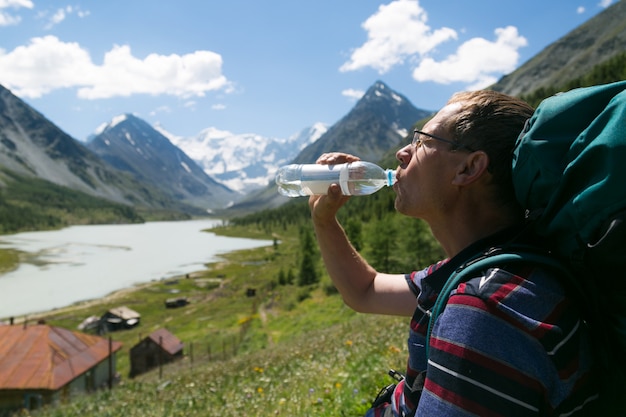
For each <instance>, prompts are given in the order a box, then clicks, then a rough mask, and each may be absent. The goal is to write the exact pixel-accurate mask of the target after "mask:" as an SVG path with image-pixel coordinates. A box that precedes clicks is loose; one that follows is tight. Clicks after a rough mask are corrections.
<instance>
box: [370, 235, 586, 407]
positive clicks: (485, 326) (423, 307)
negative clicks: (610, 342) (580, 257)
mask: <svg viewBox="0 0 626 417" xmlns="http://www.w3.org/2000/svg"><path fill="white" fill-rule="evenodd" d="M485 243H487V242H482V244H483V245H484V244H485ZM481 247H482V248H488V247H490V246H479V247H477V245H472V247H470V248H468V249H466V250H465V251H463V252H462V253H460V254H459V255H457V256H456V257H455V258H453V259H451V260H450V261H442V262H439V263H438V264H435V265H432V266H430V267H428V268H426V269H424V270H422V271H418V272H413V273H412V274H409V275H407V282H408V283H409V286H410V287H411V289H412V290H413V291H414V292H415V293H416V295H417V298H418V304H419V307H418V309H417V310H416V311H415V314H414V315H413V318H412V320H411V325H410V332H409V339H408V345H409V359H408V364H407V371H406V378H405V380H404V381H403V382H401V383H400V384H398V386H397V387H396V389H395V391H394V395H393V396H392V402H391V404H387V405H384V406H381V407H379V408H377V409H375V410H374V409H372V410H370V411H369V412H368V414H367V416H373V417H379V416H385V417H386V416H413V415H416V416H420V417H423V416H438V417H441V416H585V415H597V414H594V413H593V409H594V408H595V406H596V403H597V399H598V393H597V380H595V379H594V378H593V377H592V376H593V365H594V364H593V361H592V354H591V347H590V337H589V333H588V329H587V327H586V325H585V323H584V322H583V321H582V320H581V318H580V312H579V310H578V308H577V306H576V304H575V303H574V302H573V301H572V299H571V298H569V297H568V296H566V294H565V291H564V289H563V286H562V285H561V284H560V283H559V281H558V280H557V279H556V278H555V277H553V276H551V275H550V274H548V273H547V272H546V271H545V270H542V269H541V268H539V267H533V266H530V265H527V266H516V267H510V268H507V266H506V265H503V266H501V267H500V268H492V269H488V270H486V271H483V273H482V274H481V275H480V276H476V277H474V278H471V279H470V280H468V281H466V282H465V283H462V284H460V285H459V286H458V287H457V288H456V290H454V291H453V292H452V295H451V296H450V298H449V301H448V303H447V306H446V308H445V310H444V311H443V313H442V314H441V315H440V316H439V317H438V318H437V320H436V322H435V324H434V326H433V330H432V334H431V339H430V358H428V361H427V359H426V355H425V348H424V345H425V343H426V332H427V328H428V319H429V317H428V315H427V314H426V313H425V312H426V311H428V310H430V309H431V308H432V307H433V305H434V302H435V300H436V298H437V295H438V293H439V291H440V290H441V288H442V287H443V285H444V283H445V281H446V279H447V278H448V276H449V275H450V273H451V272H452V271H453V270H454V269H456V268H458V267H459V266H461V265H462V264H463V263H464V262H465V260H467V259H468V257H469V255H473V254H475V253H478V249H480V248H481Z"/></svg>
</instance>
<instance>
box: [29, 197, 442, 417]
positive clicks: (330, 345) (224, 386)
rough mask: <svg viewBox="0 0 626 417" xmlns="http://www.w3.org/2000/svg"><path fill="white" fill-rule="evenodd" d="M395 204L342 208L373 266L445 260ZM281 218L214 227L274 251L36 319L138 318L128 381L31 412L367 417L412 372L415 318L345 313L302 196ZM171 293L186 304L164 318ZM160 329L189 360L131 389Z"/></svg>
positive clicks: (355, 202) (125, 364)
mask: <svg viewBox="0 0 626 417" xmlns="http://www.w3.org/2000/svg"><path fill="white" fill-rule="evenodd" d="M390 203H393V198H392V193H390V192H380V193H378V194H377V195H376V196H370V197H367V198H359V199H357V198H354V199H352V201H350V202H349V204H348V205H347V207H346V215H353V216H354V221H353V222H351V221H348V222H347V224H348V225H349V226H348V229H349V230H350V233H351V234H352V235H353V238H354V239H355V242H356V244H357V245H359V246H361V249H362V250H363V251H364V253H367V254H368V256H369V257H370V259H371V261H372V262H373V263H378V264H380V265H382V267H385V265H387V266H389V267H390V268H391V269H393V270H398V271H400V270H405V269H406V268H408V266H407V265H408V264H411V265H412V267H411V268H410V269H414V268H416V267H417V266H418V264H426V263H429V262H431V261H432V260H433V259H434V258H436V257H439V256H440V252H439V250H438V249H436V246H435V245H434V243H433V242H432V237H430V233H429V231H428V230H427V229H426V228H425V227H424V225H423V224H422V223H421V222H419V221H415V220H412V221H411V220H409V221H407V219H405V218H404V217H403V216H399V215H395V214H394V213H393V204H390ZM364 207H367V209H364ZM279 210H281V211H280V212H276V211H271V212H270V211H268V212H266V213H262V214H258V215H255V216H251V217H247V218H242V219H237V220H234V221H233V222H232V225H230V226H229V227H223V228H220V229H216V230H215V231H216V232H218V233H223V234H228V235H246V236H253V237H259V238H268V237H269V238H270V239H271V238H273V239H275V243H274V245H271V246H269V247H265V248H260V249H255V250H248V251H242V252H237V253H233V254H229V255H227V256H226V257H225V259H224V261H223V262H218V263H215V264H212V265H208V269H207V270H206V271H202V272H198V273H195V274H191V275H190V276H189V277H180V279H172V280H170V281H168V282H159V283H153V284H150V285H145V286H142V287H139V288H137V289H136V290H135V291H124V292H122V293H120V294H118V295H117V296H115V297H109V298H106V299H104V300H102V301H99V302H96V303H83V304H82V305H77V306H74V307H73V308H69V309H62V310H58V311H55V312H52V313H50V314H46V315H44V316H42V317H31V318H29V320H30V321H35V320H40V319H45V320H46V322H47V323H49V324H52V325H58V326H61V327H65V328H70V329H75V328H76V326H77V325H78V324H79V323H80V322H81V321H82V320H83V319H84V318H86V317H88V316H90V315H101V314H102V313H103V312H104V311H106V310H107V309H109V308H111V307H116V306H120V305H126V306H128V307H130V308H132V309H134V310H136V311H139V312H140V313H141V315H142V317H141V325H140V326H138V327H137V328H135V329H132V330H128V331H124V332H116V333H112V334H111V336H112V337H113V339H114V340H119V341H122V342H123V343H124V347H123V350H122V351H121V352H120V353H119V354H118V368H117V369H118V371H119V372H120V374H121V376H122V380H121V383H120V384H119V385H118V386H116V387H115V388H114V389H113V391H111V392H109V391H108V390H104V391H100V392H97V393H95V394H92V395H88V396H83V397H79V398H76V399H75V400H73V401H72V402H71V403H69V404H63V405H59V406H57V407H52V408H49V409H46V410H44V411H41V412H37V414H36V415H37V416H64V417H73V416H77V417H78V416H81V417H82V416H85V415H89V416H118V415H120V414H119V413H120V410H124V415H125V416H131V417H132V416H176V415H181V416H183V415H184V416H207V415H220V416H240V415H244V414H245V415H248V416H267V415H289V416H296V415H297V416H329V415H346V416H349V415H350V416H351V415H355V416H356V415H362V414H363V412H364V411H365V409H367V406H368V405H369V403H370V402H371V400H372V398H373V397H374V396H375V395H376V393H377V391H378V389H380V387H381V386H383V385H386V384H388V383H390V382H391V378H390V377H389V376H388V375H386V372H387V370H388V369H389V368H397V369H404V367H405V363H406V355H407V351H406V346H405V344H406V337H407V323H408V318H390V317H381V316H367V315H361V314H357V313H355V312H353V311H352V310H350V309H349V308H347V307H346V306H345V305H344V304H343V301H342V300H341V297H340V296H339V295H338V294H337V292H336V290H335V289H334V287H333V286H332V284H331V283H330V280H329V278H328V277H327V275H326V274H325V272H324V270H323V268H322V264H321V260H320V257H319V254H318V253H317V249H316V245H315V243H314V240H313V235H312V228H311V225H310V224H309V223H310V222H309V220H308V217H309V215H308V206H307V204H306V199H297V200H294V201H293V203H290V204H287V205H286V206H285V207H282V208H281V209H279ZM355 213H361V214H355ZM357 225H359V226H358V227H357ZM359 236H361V238H359ZM383 247H384V248H385V250H383ZM415 248H419V249H418V250H416V249H415ZM408 254H412V256H410V255H408ZM250 289H254V290H255V295H254V296H253V297H250V296H248V290H250ZM172 293H176V296H177V297H179V296H182V297H188V299H189V300H190V304H189V305H187V306H185V307H183V308H180V309H166V308H165V307H164V300H165V299H167V298H169V297H172ZM160 327H166V328H167V329H168V330H170V331H171V332H172V333H174V334H175V335H176V336H177V337H179V338H180V339H181V340H183V341H184V342H185V359H184V360H182V361H181V362H178V363H176V364H173V365H169V366H166V367H165V368H164V369H161V370H158V369H157V370H154V371H151V372H150V373H147V374H144V375H141V376H139V377H137V378H135V379H132V380H131V379H130V378H129V377H128V372H129V369H130V364H129V356H128V352H129V350H130V348H131V347H132V346H133V345H134V344H135V343H137V341H138V340H140V338H141V337H145V336H146V335H147V334H148V333H150V332H152V331H154V330H156V329H158V328H160ZM21 415H28V414H21ZM33 415H35V414H33Z"/></svg>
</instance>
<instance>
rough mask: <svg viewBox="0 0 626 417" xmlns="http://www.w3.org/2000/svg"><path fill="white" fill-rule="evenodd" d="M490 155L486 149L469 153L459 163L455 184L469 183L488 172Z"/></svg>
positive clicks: (453, 182)
mask: <svg viewBox="0 0 626 417" xmlns="http://www.w3.org/2000/svg"><path fill="white" fill-rule="evenodd" d="M488 168H489V156H488V155H487V153H486V152H484V151H476V152H472V153H470V154H468V155H467V157H466V158H464V159H463V160H462V161H461V162H460V163H459V165H458V167H457V171H456V175H455V176H454V179H453V180H452V184H454V185H468V184H471V183H473V182H474V181H476V180H478V179H479V178H481V177H482V176H483V174H484V173H486V172H488V171H487V169H488Z"/></svg>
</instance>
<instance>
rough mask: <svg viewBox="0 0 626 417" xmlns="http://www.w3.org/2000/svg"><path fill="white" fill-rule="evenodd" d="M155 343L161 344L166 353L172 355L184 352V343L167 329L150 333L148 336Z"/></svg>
mask: <svg viewBox="0 0 626 417" xmlns="http://www.w3.org/2000/svg"><path fill="white" fill-rule="evenodd" d="M148 338H149V339H151V340H152V341H153V342H154V343H156V344H157V345H158V344H161V345H162V348H163V350H164V351H166V352H167V353H169V354H170V355H175V354H176V353H178V352H180V351H181V350H183V342H181V341H180V340H179V339H178V338H177V337H176V336H174V335H173V334H172V333H170V332H169V330H167V329H159V330H155V331H154V332H152V333H150V335H149V336H148Z"/></svg>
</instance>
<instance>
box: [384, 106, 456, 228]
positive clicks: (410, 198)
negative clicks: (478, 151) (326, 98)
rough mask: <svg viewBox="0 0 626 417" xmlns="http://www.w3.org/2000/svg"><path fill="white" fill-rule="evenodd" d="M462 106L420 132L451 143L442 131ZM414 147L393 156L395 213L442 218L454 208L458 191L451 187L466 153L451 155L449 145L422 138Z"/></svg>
mask: <svg viewBox="0 0 626 417" xmlns="http://www.w3.org/2000/svg"><path fill="white" fill-rule="evenodd" d="M460 107H461V103H453V104H450V105H447V106H446V107H444V108H443V109H441V110H440V111H439V112H438V113H437V114H436V115H435V117H433V118H432V119H431V120H430V121H429V122H428V123H426V125H424V127H423V128H422V131H424V132H425V133H429V134H432V135H435V136H438V137H440V138H443V139H447V140H450V141H451V140H452V137H451V134H450V132H448V131H447V129H445V127H444V126H445V121H446V120H447V119H448V118H449V117H450V115H452V114H454V113H455V112H457V111H458V110H459V109H460ZM422 139H423V140H422V141H421V142H420V143H419V144H417V145H412V144H409V145H407V146H405V147H404V148H402V149H400V150H399V151H398V152H397V153H396V157H397V158H398V161H400V166H399V167H398V171H397V179H398V181H397V182H396V184H395V185H394V187H393V188H394V191H395V192H396V201H395V206H396V210H398V212H400V213H402V214H405V215H407V216H411V217H418V218H422V219H424V220H426V221H429V220H434V219H436V218H437V216H445V215H446V212H447V210H448V208H449V207H450V205H451V204H454V197H455V193H456V192H457V190H458V189H457V187H456V186H454V185H453V184H452V181H453V179H454V177H455V174H456V171H457V169H458V166H459V164H460V163H461V162H462V160H463V159H464V158H465V156H466V155H467V153H466V152H454V151H452V150H451V146H450V144H448V143H445V142H442V141H440V140H436V139H433V138H429V137H427V136H422Z"/></svg>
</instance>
